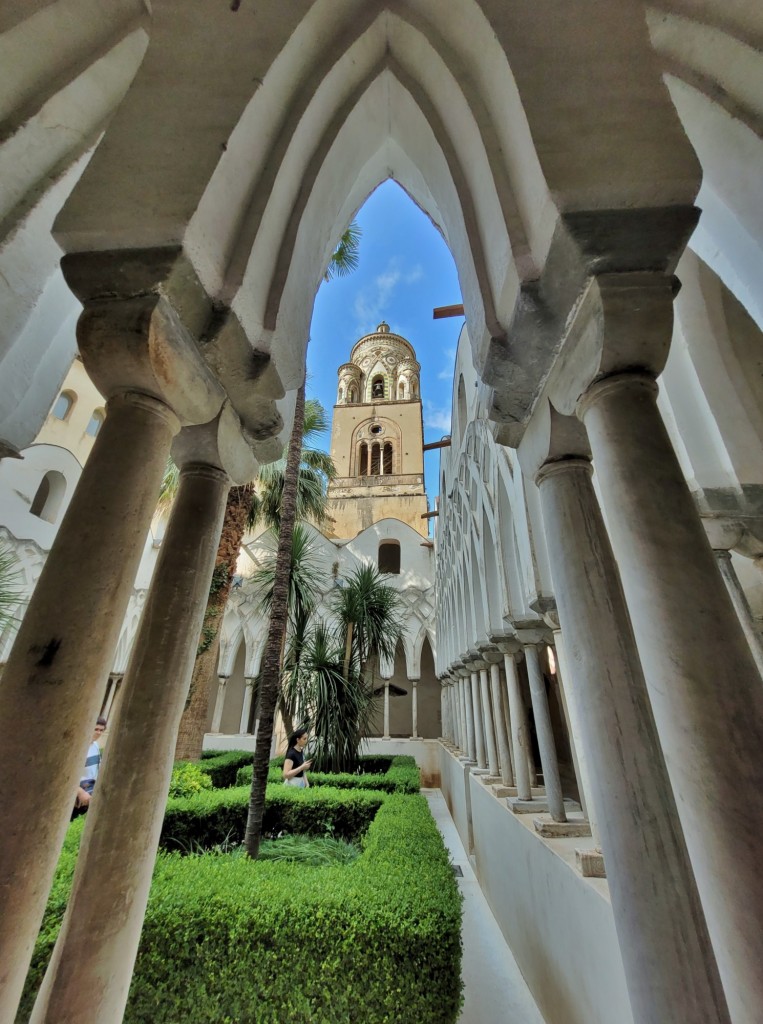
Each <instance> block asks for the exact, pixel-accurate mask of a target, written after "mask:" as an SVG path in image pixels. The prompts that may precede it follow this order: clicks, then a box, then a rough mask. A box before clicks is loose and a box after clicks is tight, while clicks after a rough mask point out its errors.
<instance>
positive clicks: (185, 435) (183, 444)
mask: <svg viewBox="0 0 763 1024" xmlns="http://www.w3.org/2000/svg"><path fill="white" fill-rule="evenodd" d="M172 457H173V459H174V460H175V462H176V463H177V464H178V466H180V468H181V469H182V470H185V469H186V468H187V467H190V466H191V465H199V464H206V465H207V466H210V467H215V468H216V469H218V470H219V471H221V472H223V473H225V474H227V476H228V477H230V480H231V483H234V484H245V483H249V481H250V480H254V478H255V477H256V476H257V470H258V468H259V466H258V462H257V460H256V459H255V457H254V455H253V453H252V449H251V446H250V443H249V441H248V440H247V438H246V437H245V436H244V433H243V431H242V428H241V421H240V420H239V418H238V416H237V415H236V413H235V412H234V410H233V407H232V405H231V404H230V402H229V401H228V400H227V399H226V401H225V402H224V403H223V406H222V408H221V409H220V411H219V412H218V414H217V416H215V417H214V419H211V420H210V421H209V422H208V423H202V424H199V425H197V426H189V427H184V428H183V429H182V430H181V431H180V433H179V434H178V436H177V437H176V438H175V440H174V442H173V444H172Z"/></svg>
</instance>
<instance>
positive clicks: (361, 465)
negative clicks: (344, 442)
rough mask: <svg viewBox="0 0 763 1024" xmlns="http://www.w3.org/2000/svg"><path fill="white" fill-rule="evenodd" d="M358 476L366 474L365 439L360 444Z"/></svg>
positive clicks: (366, 446) (366, 449) (366, 447)
mask: <svg viewBox="0 0 763 1024" xmlns="http://www.w3.org/2000/svg"><path fill="white" fill-rule="evenodd" d="M358 476H368V445H367V444H366V443H365V441H364V442H363V444H361V446H360V458H359V468H358Z"/></svg>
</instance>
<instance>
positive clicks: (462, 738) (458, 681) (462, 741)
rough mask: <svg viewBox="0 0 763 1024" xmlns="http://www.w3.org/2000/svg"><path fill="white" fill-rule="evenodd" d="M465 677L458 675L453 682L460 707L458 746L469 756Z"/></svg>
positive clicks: (458, 706)
mask: <svg viewBox="0 0 763 1024" xmlns="http://www.w3.org/2000/svg"><path fill="white" fill-rule="evenodd" d="M462 684H463V679H462V678H461V677H460V676H456V678H455V680H454V682H453V692H454V694H455V698H456V705H457V709H458V746H459V749H460V750H461V753H462V754H463V755H464V757H468V756H469V742H468V738H467V731H466V704H465V702H464V688H463V685H462Z"/></svg>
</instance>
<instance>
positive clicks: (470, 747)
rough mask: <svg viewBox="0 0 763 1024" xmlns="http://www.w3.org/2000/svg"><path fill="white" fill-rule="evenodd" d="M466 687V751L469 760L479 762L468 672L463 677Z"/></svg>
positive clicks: (464, 686) (470, 681)
mask: <svg viewBox="0 0 763 1024" xmlns="http://www.w3.org/2000/svg"><path fill="white" fill-rule="evenodd" d="M461 682H462V684H463V688H464V712H465V715H466V752H467V754H468V755H469V760H470V761H474V763H475V764H476V763H477V742H476V738H475V731H474V709H473V704H472V680H471V674H470V673H467V674H466V675H464V677H463V679H462V681H461Z"/></svg>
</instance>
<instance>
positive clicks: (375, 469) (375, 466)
mask: <svg viewBox="0 0 763 1024" xmlns="http://www.w3.org/2000/svg"><path fill="white" fill-rule="evenodd" d="M380 473H381V445H380V444H379V443H378V442H377V443H376V444H374V445H372V447H371V476H379V474H380Z"/></svg>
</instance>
